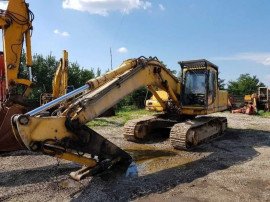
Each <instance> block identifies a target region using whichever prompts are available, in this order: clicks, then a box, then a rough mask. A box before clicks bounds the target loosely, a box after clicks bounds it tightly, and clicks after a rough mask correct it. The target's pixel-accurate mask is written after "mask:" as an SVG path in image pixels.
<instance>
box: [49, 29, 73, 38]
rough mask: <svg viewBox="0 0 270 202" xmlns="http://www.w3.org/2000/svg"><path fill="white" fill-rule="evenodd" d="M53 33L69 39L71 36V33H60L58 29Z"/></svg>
mask: <svg viewBox="0 0 270 202" xmlns="http://www.w3.org/2000/svg"><path fill="white" fill-rule="evenodd" d="M53 33H55V34H59V35H61V36H64V37H68V36H69V33H68V32H60V31H59V30H58V29H55V30H53Z"/></svg>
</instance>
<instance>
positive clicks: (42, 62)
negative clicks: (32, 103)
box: [18, 52, 95, 100]
mask: <svg viewBox="0 0 270 202" xmlns="http://www.w3.org/2000/svg"><path fill="white" fill-rule="evenodd" d="M58 63H59V61H58V60H56V58H55V56H52V55H51V54H50V55H48V56H47V57H44V56H43V55H41V54H35V55H34V56H33V65H32V74H33V81H34V83H35V85H34V87H33V90H32V92H31V93H30V95H29V99H36V100H39V98H40V95H41V94H42V93H51V92H52V80H53V78H54V74H55V72H56V69H57V67H58ZM18 76H19V78H27V79H29V75H28V67H27V66H26V62H25V52H23V53H22V56H21V63H20V68H19V75H18ZM94 77H95V74H94V69H93V68H91V69H90V70H88V69H83V68H81V67H80V65H79V64H78V63H77V62H75V63H69V69H68V85H73V86H74V87H75V88H79V87H81V86H83V85H84V84H85V82H86V81H87V80H89V79H92V78H94Z"/></svg>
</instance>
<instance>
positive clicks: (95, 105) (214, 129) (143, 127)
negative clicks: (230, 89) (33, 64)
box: [12, 57, 228, 180]
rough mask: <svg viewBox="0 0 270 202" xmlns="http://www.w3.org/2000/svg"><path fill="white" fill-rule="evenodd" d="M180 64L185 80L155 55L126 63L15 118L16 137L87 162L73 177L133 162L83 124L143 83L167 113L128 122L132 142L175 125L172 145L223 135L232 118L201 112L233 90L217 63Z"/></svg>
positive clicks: (216, 106) (221, 103)
mask: <svg viewBox="0 0 270 202" xmlns="http://www.w3.org/2000/svg"><path fill="white" fill-rule="evenodd" d="M179 64H180V65H181V70H182V77H181V78H182V80H181V81H179V80H178V79H177V78H176V77H175V76H174V75H173V74H172V73H171V72H170V71H169V70H168V69H167V68H166V67H165V66H164V65H163V63H162V62H160V61H159V60H158V59H157V58H156V57H154V58H152V57H149V58H145V57H139V58H137V59H130V60H127V61H124V62H123V63H122V64H121V65H120V66H119V67H118V68H117V69H115V70H112V71H110V72H108V73H106V74H105V75H103V76H100V77H97V78H94V79H91V80H89V81H87V82H86V84H85V85H84V86H82V87H80V88H78V89H76V90H74V91H72V92H70V93H68V94H66V95H64V96H62V97H59V98H57V99H55V100H53V101H51V102H49V103H47V104H45V105H43V106H41V107H39V108H36V109H34V110H32V111H30V112H27V113H25V114H18V115H15V116H13V117H12V128H13V131H14V136H15V137H16V139H17V141H18V143H19V144H21V146H22V147H24V148H25V149H27V150H30V151H33V152H41V153H43V154H46V155H50V156H53V157H56V158H61V159H66V160H69V161H73V162H76V163H79V164H82V165H84V166H85V167H84V168H82V169H81V170H79V171H77V172H74V173H72V175H71V176H72V177H73V178H74V179H77V180H79V179H81V178H82V177H84V176H86V175H88V174H95V173H96V172H98V171H101V170H103V169H106V168H108V167H111V166H112V165H114V164H116V163H119V162H129V161H130V160H131V157H130V156H129V155H128V154H127V153H126V152H125V151H123V150H121V149H120V148H119V147H117V146H116V145H114V144H113V143H111V142H110V141H108V140H107V139H105V138H104V137H102V136H101V135H99V134H98V133H97V132H95V131H94V130H92V129H91V128H89V127H87V126H85V125H84V124H86V123H87V122H89V121H91V120H93V119H94V118H96V117H98V116H99V115H100V114H102V113H103V112H104V111H106V110H107V109H109V108H110V107H112V106H114V105H115V104H117V103H118V102H119V101H120V100H121V99H123V98H124V97H125V96H126V95H128V94H130V93H132V92H133V91H135V90H136V89H138V88H140V87H142V86H146V87H147V88H148V89H149V90H150V91H151V92H152V93H153V95H155V97H156V98H157V100H158V101H159V102H160V104H161V105H162V107H163V108H164V109H165V111H166V114H162V115H158V116H152V117H147V118H143V119H138V120H132V121H129V122H128V123H127V124H126V125H125V126H124V137H125V138H126V139H127V140H130V141H140V140H143V139H145V138H149V137H148V135H149V134H151V133H152V132H153V131H154V130H156V129H160V128H161V129H162V128H165V127H166V128H168V127H171V130H170V140H171V144H172V146H173V147H174V148H176V149H188V148H190V147H194V146H196V145H198V144H200V143H201V142H204V141H206V140H209V139H211V138H213V137H216V136H219V135H220V134H222V133H223V132H224V131H225V130H226V128H227V119H226V118H225V117H211V116H202V115H208V114H211V113H214V112H218V111H223V110H226V109H227V101H228V93H227V92H226V91H220V90H219V89H218V83H217V81H218V67H217V66H216V65H214V64H213V63H211V62H209V61H207V60H204V59H202V60H193V61H182V62H179ZM156 88H159V89H161V90H164V91H166V92H167V93H168V95H169V102H166V103H164V102H163V101H162V99H161V98H160V97H159V95H158V94H157V93H156V91H155V89H156ZM60 103H65V104H64V105H60V107H59V108H58V109H56V111H57V113H52V114H54V116H47V117H44V116H41V114H42V112H44V111H46V110H49V109H50V108H53V107H54V106H56V105H59V104H60ZM196 115H200V116H199V117H198V118H197V117H195V116H196ZM112 135H113V134H112ZM151 138H153V136H151Z"/></svg>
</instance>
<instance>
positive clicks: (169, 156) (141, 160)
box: [124, 144, 193, 175]
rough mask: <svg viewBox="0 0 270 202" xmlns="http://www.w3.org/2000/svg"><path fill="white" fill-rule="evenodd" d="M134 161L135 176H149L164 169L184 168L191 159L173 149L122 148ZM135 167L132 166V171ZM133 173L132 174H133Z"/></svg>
mask: <svg viewBox="0 0 270 202" xmlns="http://www.w3.org/2000/svg"><path fill="white" fill-rule="evenodd" d="M124 150H125V151H126V152H128V153H129V154H130V155H131V156H132V157H133V159H134V163H133V164H135V165H136V167H137V174H138V173H139V174H142V175H144V174H151V173H155V172H159V171H162V170H165V169H170V168H173V167H178V166H180V167H181V168H186V166H187V164H188V163H190V162H192V161H193V159H190V158H187V157H185V156H182V155H181V151H179V150H174V149H158V148H156V147H154V146H149V145H138V144H134V145H129V146H127V147H125V148H124ZM135 165H132V167H133V170H134V167H135ZM133 173H134V172H133Z"/></svg>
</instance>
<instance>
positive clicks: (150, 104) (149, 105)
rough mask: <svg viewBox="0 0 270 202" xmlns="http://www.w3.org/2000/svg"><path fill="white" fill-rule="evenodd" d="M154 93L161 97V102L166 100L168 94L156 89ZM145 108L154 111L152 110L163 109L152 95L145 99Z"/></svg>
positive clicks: (160, 110) (161, 110) (158, 110)
mask: <svg viewBox="0 0 270 202" xmlns="http://www.w3.org/2000/svg"><path fill="white" fill-rule="evenodd" d="M156 93H157V94H158V96H159V97H160V98H161V99H162V101H163V103H166V102H168V100H169V95H168V93H167V92H166V91H163V90H157V91H156ZM145 109H146V110H147V111H154V112H163V110H164V109H163V107H162V106H161V104H160V103H159V102H158V100H157V98H156V97H155V96H154V95H152V96H151V97H150V99H149V100H146V102H145Z"/></svg>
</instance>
